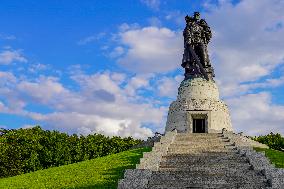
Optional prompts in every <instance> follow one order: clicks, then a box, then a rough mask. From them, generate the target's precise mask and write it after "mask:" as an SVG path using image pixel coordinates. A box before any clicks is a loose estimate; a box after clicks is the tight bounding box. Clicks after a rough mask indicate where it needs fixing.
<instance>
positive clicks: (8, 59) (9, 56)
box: [0, 50, 27, 65]
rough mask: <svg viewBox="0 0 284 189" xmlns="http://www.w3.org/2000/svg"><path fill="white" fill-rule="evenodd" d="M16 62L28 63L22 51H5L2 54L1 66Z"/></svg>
mask: <svg viewBox="0 0 284 189" xmlns="http://www.w3.org/2000/svg"><path fill="white" fill-rule="evenodd" d="M14 61H18V62H27V59H26V58H25V57H24V56H23V55H22V53H21V51H20V50H4V51H2V52H1V53H0V65H8V64H11V63H12V62H14Z"/></svg>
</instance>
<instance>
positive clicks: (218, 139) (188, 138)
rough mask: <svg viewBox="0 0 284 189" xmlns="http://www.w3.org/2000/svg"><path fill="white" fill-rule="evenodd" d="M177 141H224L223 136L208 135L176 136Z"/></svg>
mask: <svg viewBox="0 0 284 189" xmlns="http://www.w3.org/2000/svg"><path fill="white" fill-rule="evenodd" d="M175 141H200V142H201V141H222V139H221V138H217V137H216V138H207V137H185V136H184V137H176V138H175Z"/></svg>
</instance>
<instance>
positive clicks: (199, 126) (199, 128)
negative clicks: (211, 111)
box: [193, 119, 205, 133]
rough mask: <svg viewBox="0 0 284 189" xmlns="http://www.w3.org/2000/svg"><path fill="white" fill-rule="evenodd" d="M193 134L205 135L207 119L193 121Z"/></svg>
mask: <svg viewBox="0 0 284 189" xmlns="http://www.w3.org/2000/svg"><path fill="white" fill-rule="evenodd" d="M193 133H205V119H193Z"/></svg>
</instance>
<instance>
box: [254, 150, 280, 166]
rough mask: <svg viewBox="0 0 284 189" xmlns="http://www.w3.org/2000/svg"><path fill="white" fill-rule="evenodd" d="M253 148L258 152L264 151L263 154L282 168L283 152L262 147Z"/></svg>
mask: <svg viewBox="0 0 284 189" xmlns="http://www.w3.org/2000/svg"><path fill="white" fill-rule="evenodd" d="M254 149H255V150H256V151H258V152H265V156H266V157H267V158H268V159H269V160H270V161H271V163H273V164H274V165H275V167H277V168H284V152H281V151H278V150H273V149H264V148H254Z"/></svg>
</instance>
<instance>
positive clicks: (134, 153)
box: [0, 148, 151, 189]
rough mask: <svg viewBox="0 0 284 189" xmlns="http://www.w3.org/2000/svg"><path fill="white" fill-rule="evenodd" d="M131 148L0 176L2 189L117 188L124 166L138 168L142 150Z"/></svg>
mask: <svg viewBox="0 0 284 189" xmlns="http://www.w3.org/2000/svg"><path fill="white" fill-rule="evenodd" d="M147 151H151V148H140V149H134V150H129V151H125V152H121V153H117V154H112V155H109V156H105V157H100V158H96V159H93V160H88V161H83V162H80V163H74V164H70V165H64V166H60V167H54V168H49V169H45V170H40V171H35V172H32V173H27V174H23V175H18V176H14V177H9V178H3V179H0V189H2V188H3V189H4V188H5V189H6V188H7V189H8V188H36V189H41V188H68V189H70V188H81V189H86V188H117V182H118V180H119V179H121V178H122V177H123V172H124V170H125V169H130V168H135V164H137V163H139V159H140V158H141V157H142V153H143V152H147Z"/></svg>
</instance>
